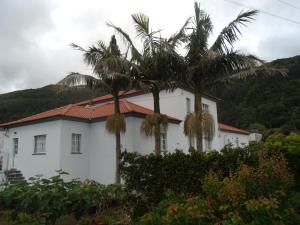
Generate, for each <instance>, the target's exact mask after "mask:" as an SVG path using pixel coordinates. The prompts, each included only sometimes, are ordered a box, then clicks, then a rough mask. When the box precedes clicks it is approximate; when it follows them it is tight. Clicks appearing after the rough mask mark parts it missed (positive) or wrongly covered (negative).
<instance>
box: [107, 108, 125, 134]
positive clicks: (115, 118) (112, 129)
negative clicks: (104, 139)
mask: <svg viewBox="0 0 300 225" xmlns="http://www.w3.org/2000/svg"><path fill="white" fill-rule="evenodd" d="M105 127H106V130H107V131H108V132H109V133H112V134H115V133H120V132H122V133H125V132H126V122H125V117H124V116H123V115H122V114H119V113H117V114H114V115H111V116H109V117H107V119H106V124H105Z"/></svg>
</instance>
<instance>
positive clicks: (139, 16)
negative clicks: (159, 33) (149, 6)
mask: <svg viewBox="0 0 300 225" xmlns="http://www.w3.org/2000/svg"><path fill="white" fill-rule="evenodd" d="M131 17H132V19H133V21H134V23H135V30H136V32H137V36H138V37H141V38H146V37H148V36H149V35H150V30H149V29H150V28H149V17H148V16H146V15H145V14H143V13H135V14H132V15H131Z"/></svg>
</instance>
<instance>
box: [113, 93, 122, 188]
mask: <svg viewBox="0 0 300 225" xmlns="http://www.w3.org/2000/svg"><path fill="white" fill-rule="evenodd" d="M114 104H115V106H114V107H115V114H120V97H119V95H118V94H116V95H115V96H114ZM120 164H121V134H120V131H116V174H115V183H116V184H120V183H121V173H120Z"/></svg>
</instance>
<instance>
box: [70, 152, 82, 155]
mask: <svg viewBox="0 0 300 225" xmlns="http://www.w3.org/2000/svg"><path fill="white" fill-rule="evenodd" d="M81 154H82V152H71V155H81Z"/></svg>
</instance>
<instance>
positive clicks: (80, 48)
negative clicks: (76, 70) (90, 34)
mask: <svg viewBox="0 0 300 225" xmlns="http://www.w3.org/2000/svg"><path fill="white" fill-rule="evenodd" d="M70 46H71V47H72V48H74V49H76V50H79V51H82V52H85V51H86V50H85V49H84V48H83V47H81V46H79V45H76V44H74V43H71V44H70Z"/></svg>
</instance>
